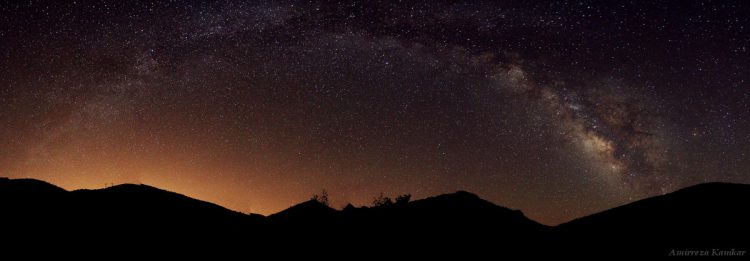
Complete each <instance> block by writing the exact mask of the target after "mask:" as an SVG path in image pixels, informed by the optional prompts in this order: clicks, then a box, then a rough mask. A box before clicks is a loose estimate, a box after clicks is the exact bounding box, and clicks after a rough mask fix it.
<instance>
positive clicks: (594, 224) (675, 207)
mask: <svg viewBox="0 0 750 261" xmlns="http://www.w3.org/2000/svg"><path fill="white" fill-rule="evenodd" d="M749 201H750V185H745V184H731V183H705V184H699V185H695V186H692V187H688V188H684V189H681V190H678V191H676V192H673V193H669V194H666V195H662V196H656V197H652V198H647V199H644V200H640V201H636V202H633V203H630V204H627V205H623V206H620V207H616V208H613V209H610V210H606V211H603V212H599V213H596V214H593V215H590V216H586V217H582V218H579V219H576V220H573V221H570V222H568V223H565V224H561V225H559V226H557V227H556V228H555V230H556V232H557V235H558V236H559V237H560V239H563V240H562V242H560V243H561V244H559V245H561V246H563V247H562V248H561V249H562V250H561V251H569V252H571V254H573V253H575V252H580V251H587V252H589V253H590V254H601V255H606V254H607V253H619V252H622V254H621V255H623V254H632V255H652V256H668V255H669V254H670V252H672V250H675V251H677V250H707V251H709V255H710V254H711V252H712V251H713V249H720V250H731V249H735V250H740V249H742V250H745V251H747V250H750V249H749V247H750V240H748V239H747V236H748V235H750V222H749V221H750V211H748V207H747V206H748V202H749ZM623 239H636V240H623ZM565 242H567V243H565ZM612 242H616V244H613V243H612ZM629 249H637V250H638V251H637V252H627V251H622V250H629ZM747 255H748V254H745V256H747Z"/></svg>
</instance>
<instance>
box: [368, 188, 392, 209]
mask: <svg viewBox="0 0 750 261" xmlns="http://www.w3.org/2000/svg"><path fill="white" fill-rule="evenodd" d="M390 205H393V200H392V199H391V198H389V197H387V196H385V194H383V192H380V195H378V196H377V197H375V198H374V199H373V200H372V206H373V207H387V206H390Z"/></svg>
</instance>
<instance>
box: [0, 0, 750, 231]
mask: <svg viewBox="0 0 750 261" xmlns="http://www.w3.org/2000/svg"><path fill="white" fill-rule="evenodd" d="M201 2H202V1H163V2H161V1H159V2H147V1H81V0H78V1H73V0H71V1H34V0H31V1H5V2H3V3H1V4H0V176H7V177H11V178H26V177H28V178H36V179H42V180H45V181H48V182H51V183H53V184H56V185H59V186H62V187H64V188H66V189H80V188H102V187H105V186H106V185H105V184H110V183H113V184H119V183H144V184H149V185H152V186H155V187H159V188H163V189H167V190H171V191H175V192H178V193H182V194H185V195H188V196H191V197H195V198H198V199H202V200H206V201H210V202H214V203H217V204H220V205H222V206H225V207H227V208H230V209H233V210H237V211H242V212H245V213H247V212H253V213H261V214H271V213H275V212H277V211H280V210H283V209H285V208H287V207H289V206H291V205H293V204H296V203H299V202H302V201H305V200H307V199H309V198H310V196H311V195H312V194H313V193H316V192H318V191H320V190H321V189H324V188H325V189H326V190H327V191H328V192H329V194H330V197H331V200H332V203H333V204H332V206H333V207H337V208H339V207H342V206H344V205H345V204H346V203H348V202H352V203H353V204H355V205H369V204H370V203H371V202H372V199H373V197H375V196H377V195H378V194H380V192H384V193H386V194H387V195H396V194H402V193H412V194H413V195H414V198H424V197H427V196H432V195H436V194H441V193H449V192H453V191H456V190H466V191H470V192H473V193H476V194H478V195H479V196H480V197H482V198H485V199H487V200H490V201H492V202H494V203H496V204H499V205H503V206H506V207H510V208H513V209H520V210H522V211H523V212H524V213H525V214H526V215H527V216H528V217H530V218H532V219H534V220H537V221H539V222H542V223H545V224H549V225H554V224H558V223H561V222H565V221H569V220H571V219H573V218H577V217H580V216H583V215H587V214H591V213H594V212H597V211H601V210H605V209H608V208H611V207H615V206H619V205H621V204H625V203H629V202H632V201H634V200H638V199H642V198H645V197H649V196H654V195H660V194H663V193H667V192H671V191H674V190H676V189H679V188H682V187H685V186H689V185H692V184H697V183H702V182H709V181H724V182H738V183H750V176H749V175H748V172H747V169H748V168H750V157H749V155H748V154H749V153H750V52H748V51H750V50H748V49H750V15H748V14H750V3H748V2H747V1H653V3H648V2H645V1H644V2H641V1H634V2H622V3H620V2H619V1H596V2H589V1H573V2H566V1H553V2H555V3H544V2H540V3H533V2H534V1H431V0H424V1H247V2H246V1H219V2H212V3H201ZM500 2H502V3H500ZM545 2H546V1H545Z"/></svg>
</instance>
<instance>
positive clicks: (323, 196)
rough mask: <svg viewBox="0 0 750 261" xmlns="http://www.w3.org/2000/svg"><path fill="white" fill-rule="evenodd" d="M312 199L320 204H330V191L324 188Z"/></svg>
mask: <svg viewBox="0 0 750 261" xmlns="http://www.w3.org/2000/svg"><path fill="white" fill-rule="evenodd" d="M312 200H315V201H317V202H318V203H320V204H323V205H325V206H328V191H326V189H323V190H322V191H320V194H313V196H312Z"/></svg>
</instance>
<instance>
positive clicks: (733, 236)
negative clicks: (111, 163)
mask: <svg viewBox="0 0 750 261" xmlns="http://www.w3.org/2000/svg"><path fill="white" fill-rule="evenodd" d="M749 199H750V185H742V184H728V183H706V184H701V185H696V186H693V187H689V188H685V189H682V190H679V191H676V192H674V193H670V194H666V195H663V196H657V197H653V198H648V199H644V200H641V201H637V202H634V203H631V204H628V205H624V206H620V207H617V208H613V209H610V210H607V211H603V212H601V213H597V214H594V215H590V216H587V217H583V218H579V219H576V220H573V221H571V222H568V223H565V224H562V225H559V226H556V227H549V226H545V225H542V224H539V223H537V222H535V221H533V220H530V219H528V218H526V217H525V216H524V215H523V213H521V211H518V210H511V209H508V208H504V207H501V206H497V205H495V204H493V203H491V202H488V201H485V200H483V199H481V198H479V197H477V196H476V195H474V194H471V193H468V192H463V191H459V192H456V193H453V194H446V195H440V196H436V197H431V198H426V199H422V200H416V201H412V202H408V203H395V204H390V205H387V206H380V207H370V208H368V207H362V208H356V207H352V206H347V207H346V208H344V209H343V210H335V209H332V208H329V207H328V206H326V205H324V204H321V203H319V202H318V201H315V200H310V201H307V202H303V203H300V204H298V205H295V206H293V207H291V208H289V209H287V210H284V211H282V212H279V213H277V214H273V215H270V216H268V217H265V216H261V215H254V214H253V215H246V214H243V213H239V212H234V211H231V210H228V209H226V208H223V207H221V206H218V205H215V204H212V203H208V202H204V201H200V200H196V199H192V198H189V197H186V196H183V195H180V194H177V193H173V192H168V191H164V190H160V189H157V188H154V187H150V186H146V185H131V184H125V185H118V186H113V187H109V188H106V189H98V190H76V191H66V190H64V189H61V188H59V187H56V186H54V185H51V184H49V183H46V182H43V181H39V180H32V179H0V211H1V212H2V215H1V216H0V224H1V225H2V231H3V232H2V236H3V238H4V240H3V241H4V242H3V243H5V244H6V249H10V248H12V247H16V246H20V247H29V246H33V247H34V248H37V249H59V248H63V249H67V250H72V252H77V251H81V252H87V251H88V249H96V250H102V249H104V250H111V251H129V252H133V251H134V250H144V251H154V250H156V251H167V250H170V251H181V253H182V254H185V253H190V252H191V251H221V252H222V253H243V254H244V255H250V254H272V255H276V256H285V255H302V256H308V257H313V256H315V257H331V258H333V257H335V256H339V257H346V258H353V259H362V258H372V257H374V256H379V257H386V258H387V257H389V256H390V257H392V258H396V256H394V255H404V254H408V255H410V256H422V257H439V256H444V257H448V256H462V257H488V258H489V259H497V258H494V257H504V256H525V257H533V256H548V257H553V256H599V257H603V258H608V259H609V258H615V257H622V256H664V257H666V256H669V255H686V254H691V255H700V254H708V255H714V256H715V255H717V253H719V254H724V255H738V254H740V255H741V254H742V253H740V252H739V251H748V250H750V239H749V238H750V237H748V235H750V234H749V233H748V232H750V211H748V206H750V205H749V204H748V202H749ZM717 250H718V251H719V252H717ZM690 251H694V252H690ZM695 251H697V252H695ZM701 251H707V252H701ZM136 252H137V251H136ZM748 256H750V255H749V254H747V252H745V253H744V258H747V257H748ZM484 259H486V258H484Z"/></svg>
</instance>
